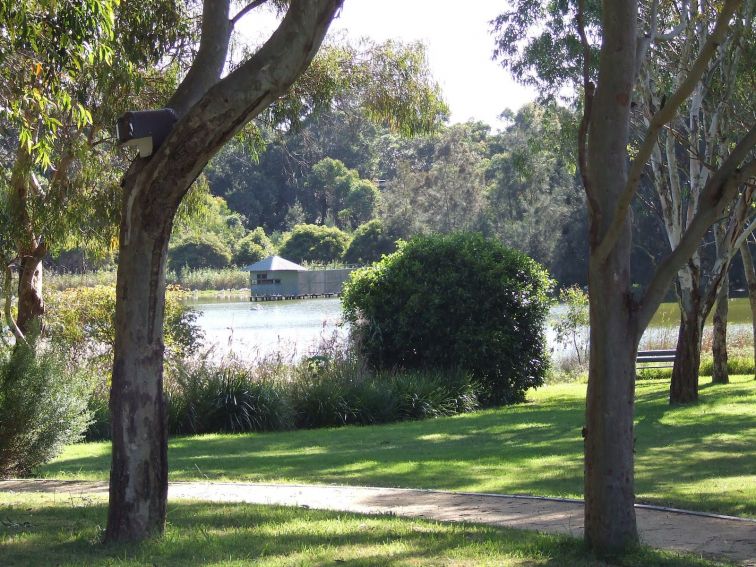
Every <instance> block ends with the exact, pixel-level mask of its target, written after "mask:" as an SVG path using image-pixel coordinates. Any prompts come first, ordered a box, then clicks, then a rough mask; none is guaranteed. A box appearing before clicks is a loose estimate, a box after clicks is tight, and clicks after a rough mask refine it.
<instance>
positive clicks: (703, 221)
mask: <svg viewBox="0 0 756 567" xmlns="http://www.w3.org/2000/svg"><path fill="white" fill-rule="evenodd" d="M755 145H756V125H755V126H753V127H752V128H751V130H750V131H749V132H748V134H747V135H746V136H745V137H744V138H743V139H742V140H741V141H740V143H739V144H738V145H737V146H736V147H735V149H734V150H733V151H732V153H731V154H730V155H729V156H728V158H727V159H726V160H725V161H724V163H723V164H722V166H721V167H720V168H719V170H718V171H716V172H715V173H714V175H712V176H711V178H710V179H709V181H708V183H707V184H706V187H704V190H703V192H702V194H701V205H700V206H699V209H698V212H697V213H696V215H695V216H694V217H693V219H692V220H691V223H690V224H689V225H688V228H687V230H686V231H685V234H683V237H682V238H681V239H680V243H679V244H678V246H677V247H676V248H675V249H674V250H673V251H672V252H671V253H670V255H669V256H667V257H666V258H665V259H664V260H663V261H662V263H661V264H660V265H659V268H658V269H657V270H656V273H655V274H654V277H653V279H652V280H651V283H650V284H649V286H648V288H647V289H646V293H645V294H644V296H643V299H642V300H641V302H640V303H639V306H638V323H639V325H640V327H639V328H641V329H643V328H645V327H646V326H647V325H648V323H649V322H650V321H651V318H652V317H653V315H654V312H655V311H656V309H657V307H658V306H659V303H660V302H661V300H662V299H663V297H664V294H665V293H666V291H667V288H668V287H669V284H670V282H671V281H672V279H673V278H674V277H675V274H676V273H677V271H678V270H679V269H680V267H681V266H682V265H683V264H684V263H685V261H686V260H687V259H688V258H689V257H690V256H691V255H692V254H693V252H694V251H695V250H696V248H698V245H699V243H700V242H701V238H703V235H704V234H705V233H706V231H707V230H708V228H709V227H710V226H711V225H712V224H713V223H714V221H715V220H716V219H717V218H718V217H719V216H720V215H721V214H722V212H723V210H724V208H725V207H726V206H727V204H728V203H729V202H730V201H731V200H732V199H733V197H734V196H735V192H736V191H737V190H738V187H740V186H742V185H743V183H745V182H746V181H747V180H748V179H749V178H750V177H753V176H754V175H756V159H752V160H750V161H749V162H747V163H746V164H745V165H744V166H743V167H739V166H740V164H741V163H742V162H743V160H744V159H746V157H747V156H748V154H749V152H750V151H751V149H752V148H753V147H754V146H755Z"/></svg>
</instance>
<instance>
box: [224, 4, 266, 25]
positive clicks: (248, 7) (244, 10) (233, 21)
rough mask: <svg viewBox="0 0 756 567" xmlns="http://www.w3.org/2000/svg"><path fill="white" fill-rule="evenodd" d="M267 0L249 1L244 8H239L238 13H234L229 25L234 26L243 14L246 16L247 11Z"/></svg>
mask: <svg viewBox="0 0 756 567" xmlns="http://www.w3.org/2000/svg"><path fill="white" fill-rule="evenodd" d="M267 1H268V0H254V2H250V3H249V4H247V5H246V6H244V8H242V9H241V10H239V13H238V14H236V15H235V16H234V17H233V18H231V27H234V26H235V25H236V24H237V23H238V22H239V20H241V19H242V18H243V17H244V16H246V15H247V14H248V13H249V12H251V11H252V10H254V9H255V8H257V7H258V6H262V5H263V4H265V3H266V2H267Z"/></svg>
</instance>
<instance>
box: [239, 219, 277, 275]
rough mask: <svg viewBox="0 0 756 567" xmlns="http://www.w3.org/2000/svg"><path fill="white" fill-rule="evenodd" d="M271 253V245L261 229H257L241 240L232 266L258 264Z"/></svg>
mask: <svg viewBox="0 0 756 567" xmlns="http://www.w3.org/2000/svg"><path fill="white" fill-rule="evenodd" d="M272 253H273V243H272V242H271V241H270V238H268V236H267V235H266V234H265V231H264V230H263V229H262V227H259V226H258V227H257V228H256V229H255V230H253V231H251V232H250V233H249V234H247V236H245V237H244V238H242V239H241V240H240V241H239V243H238V244H237V246H236V253H235V254H234V264H236V265H237V266H246V265H248V264H254V263H255V262H259V261H260V260H262V259H263V258H267V257H268V256H270V255H271V254H272Z"/></svg>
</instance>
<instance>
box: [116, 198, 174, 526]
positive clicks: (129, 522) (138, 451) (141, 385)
mask: <svg viewBox="0 0 756 567" xmlns="http://www.w3.org/2000/svg"><path fill="white" fill-rule="evenodd" d="M133 190H134V188H133V187H132V188H131V191H133ZM124 193H125V194H128V193H130V191H125V192H124ZM123 210H124V213H123V216H124V220H122V223H121V244H120V252H119V261H118V280H117V285H116V294H117V301H116V318H115V329H116V335H115V337H116V339H115V344H114V349H113V350H114V356H115V358H114V364H113V377H112V384H111V390H110V411H111V415H112V418H111V420H112V435H113V437H112V438H113V455H112V465H111V470H110V506H109V508H108V525H107V531H106V533H105V539H106V540H108V541H140V540H143V539H145V538H147V537H150V536H152V535H155V534H160V533H162V531H163V528H164V525H165V518H166V498H167V490H168V458H167V431H166V423H165V402H164V397H163V352H164V350H165V347H164V344H163V315H164V306H165V261H164V259H165V257H166V251H167V246H168V238H169V236H170V227H168V228H167V229H166V228H165V227H164V228H163V229H162V230H160V229H159V228H157V227H155V226H154V225H152V226H145V225H144V223H145V222H147V223H152V222H153V217H150V216H147V215H144V214H142V213H140V212H139V211H136V214H134V215H133V216H132V221H133V222H135V223H136V226H134V225H132V226H131V227H129V228H130V230H129V228H127V226H126V223H127V220H126V219H125V217H126V214H125V211H126V207H125V206H124V207H123ZM140 225H141V226H140ZM156 229H157V230H156ZM129 233H130V235H131V238H130V240H129V241H128V243H127V242H125V238H126V237H125V235H126V234H129Z"/></svg>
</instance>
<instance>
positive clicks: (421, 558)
mask: <svg viewBox="0 0 756 567" xmlns="http://www.w3.org/2000/svg"><path fill="white" fill-rule="evenodd" d="M106 516H107V504H106V502H105V497H104V496H100V497H95V498H81V497H72V496H65V497H62V496H60V495H57V497H56V496H55V495H50V494H21V493H16V494H4V493H0V517H2V518H3V522H2V523H0V550H2V551H0V558H1V559H0V564H2V565H3V567H27V566H34V567H36V566H41V565H56V566H58V567H74V566H82V567H83V566H91V565H97V566H109V565H110V566H118V567H126V566H143V565H160V566H162V567H165V566H171V565H175V566H177V567H179V566H180V567H188V566H195V565H196V566H200V565H202V566H204V565H213V566H216V567H221V566H223V567H231V566H235V567H242V566H245V565H256V566H260V567H264V566H270V567H281V566H292V567H294V566H298V567H301V566H315V565H320V566H325V565H349V566H352V567H357V566H365V567H367V566H375V565H381V566H384V565H385V566H396V567H399V566H408V567H420V566H426V565H427V566H431V565H433V566H438V565H446V566H454V567H463V566H470V567H472V566H476V567H477V566H485V565H488V566H492V567H493V566H496V567H514V566H517V567H534V566H537V565H541V566H549V567H561V566H564V567H603V566H606V567H609V566H611V567H662V566H663V567H694V566H695V567H714V566H720V565H726V564H725V563H719V562H715V561H707V560H704V559H701V558H700V557H695V556H693V555H680V554H676V553H670V552H663V551H658V550H651V549H647V548H640V549H635V550H632V551H631V552H630V553H628V554H626V555H623V556H620V557H612V558H608V560H607V561H599V560H597V559H596V558H594V557H592V556H591V555H590V554H589V553H587V552H586V550H585V547H584V545H583V543H582V542H581V541H579V540H577V539H571V538H567V537H562V536H553V535H545V534H538V533H535V532H527V531H522V530H508V529H502V528H495V527H490V526H480V525H474V524H460V523H440V522H431V521H426V520H411V519H404V518H396V517H391V516H364V515H360V516H358V515H355V514H343V513H336V512H320V511H315V510H306V509H303V508H283V507H278V506H252V505H247V504H219V503H211V504H208V503H205V502H188V501H172V502H170V503H169V504H168V519H169V521H168V524H167V526H166V531H165V535H164V536H163V537H162V538H159V539H155V540H152V541H148V542H145V543H142V544H136V545H134V544H125V545H102V544H101V543H100V541H101V538H102V535H103V534H102V526H104V525H105V521H106Z"/></svg>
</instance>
